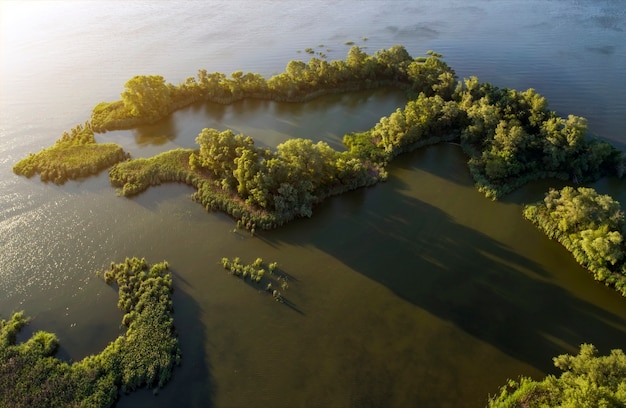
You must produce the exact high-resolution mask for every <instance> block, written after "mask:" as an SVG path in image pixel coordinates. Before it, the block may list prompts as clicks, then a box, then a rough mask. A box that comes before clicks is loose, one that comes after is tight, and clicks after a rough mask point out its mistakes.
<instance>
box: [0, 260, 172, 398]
mask: <svg viewBox="0 0 626 408" xmlns="http://www.w3.org/2000/svg"><path fill="white" fill-rule="evenodd" d="M167 268H168V265H167V262H162V263H158V264H155V265H153V266H152V267H149V266H148V264H147V263H146V261H145V260H144V259H137V258H132V259H126V261H125V262H123V263H120V264H114V263H113V264H111V269H110V270H109V271H106V272H104V278H105V280H106V282H107V283H109V284H113V283H115V284H117V285H118V287H119V302H118V306H119V307H120V309H122V310H123V311H124V312H125V315H124V318H123V321H122V322H123V324H124V325H125V326H127V330H126V333H125V334H124V335H122V336H120V337H118V338H117V339H115V340H114V341H113V342H111V343H110V344H109V345H108V346H107V347H106V348H105V349H104V350H103V351H102V352H100V353H99V354H97V355H91V356H88V357H86V358H84V359H83V360H81V361H78V362H74V363H67V362H64V361H61V360H59V359H58V358H56V357H54V354H55V353H56V351H57V349H58V345H59V342H58V339H57V337H56V336H55V335H54V334H51V333H46V332H42V331H39V332H37V333H35V334H34V335H33V336H32V337H31V338H30V339H28V340H27V341H26V342H23V343H19V344H17V343H16V335H17V333H18V332H19V331H20V329H22V328H23V327H24V326H25V325H26V324H27V323H28V319H27V318H26V317H25V316H24V314H23V313H21V312H19V313H15V314H13V316H12V317H11V318H10V319H9V320H8V321H5V320H0V406H2V407H69V406H85V407H110V406H113V405H114V403H115V401H116V400H117V398H118V394H119V390H121V391H123V392H130V391H132V390H135V389H137V388H140V387H145V386H147V387H162V386H163V385H165V383H166V382H167V381H168V380H169V378H170V376H171V372H172V369H173V367H174V366H175V365H176V364H178V363H179V362H180V350H179V348H178V340H177V338H176V336H175V333H174V326H173V320H172V318H171V313H172V302H171V292H172V279H171V275H170V274H169V273H168V272H167Z"/></svg>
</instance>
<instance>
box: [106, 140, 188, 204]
mask: <svg viewBox="0 0 626 408" xmlns="http://www.w3.org/2000/svg"><path fill="white" fill-rule="evenodd" d="M191 154H192V150H189V149H174V150H170V151H168V152H164V153H161V154H158V155H156V156H154V157H150V158H147V159H146V158H138V159H133V160H127V161H124V162H122V163H118V164H116V165H115V166H113V167H112V168H111V170H110V171H109V178H110V179H111V183H112V184H113V185H114V186H115V187H119V188H120V190H119V193H120V194H121V195H124V196H132V195H134V194H138V193H140V192H142V191H144V190H145V189H147V188H148V187H150V186H157V185H159V184H161V183H165V182H182V183H187V184H189V185H192V186H197V182H198V180H197V178H198V176H197V175H196V174H195V173H194V172H193V171H191V170H190V168H189V156H190V155H191Z"/></svg>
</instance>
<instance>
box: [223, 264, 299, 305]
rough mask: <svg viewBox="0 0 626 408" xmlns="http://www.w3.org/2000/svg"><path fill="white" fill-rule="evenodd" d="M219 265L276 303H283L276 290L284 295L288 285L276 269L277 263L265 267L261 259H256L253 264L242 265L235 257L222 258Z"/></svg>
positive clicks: (285, 276) (284, 276)
mask: <svg viewBox="0 0 626 408" xmlns="http://www.w3.org/2000/svg"><path fill="white" fill-rule="evenodd" d="M221 264H222V266H223V267H224V269H226V270H227V271H228V272H229V273H230V274H231V275H233V276H236V277H238V278H241V279H242V280H244V281H247V282H249V283H251V284H253V285H255V286H258V287H261V288H263V289H264V291H265V292H266V293H269V294H270V295H272V297H273V298H274V300H276V301H277V302H284V301H285V298H284V296H283V294H282V293H281V292H280V291H279V290H278V288H280V289H281V290H282V291H283V293H284V292H285V291H286V290H287V289H288V288H289V283H288V279H287V275H285V274H284V273H281V272H280V271H279V270H278V269H277V267H278V263H277V262H271V263H269V264H267V265H265V264H264V263H263V259H261V258H257V259H255V260H254V262H252V263H250V264H247V265H244V264H242V263H241V262H240V259H239V258H238V257H235V258H233V259H228V258H222V261H221Z"/></svg>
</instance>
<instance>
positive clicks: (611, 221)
mask: <svg viewBox="0 0 626 408" xmlns="http://www.w3.org/2000/svg"><path fill="white" fill-rule="evenodd" d="M524 217H526V219H528V220H530V221H531V222H532V223H533V224H535V225H537V227H539V229H541V230H542V231H543V232H544V233H545V234H546V235H547V236H548V237H550V238H551V239H556V240H557V241H559V242H560V243H561V244H562V245H563V246H564V247H565V248H567V250H568V251H570V252H571V253H572V254H573V255H574V258H575V259H576V261H577V262H578V263H580V264H581V265H582V266H583V267H585V268H587V269H588V270H589V271H591V272H592V273H593V275H594V277H595V279H596V280H598V281H601V282H604V283H605V284H607V285H611V286H613V287H615V289H617V291H619V292H620V293H621V294H622V295H623V296H626V242H624V237H623V234H624V229H625V227H626V223H625V222H624V213H623V212H622V210H621V207H620V203H619V202H618V201H616V200H613V199H612V198H611V197H610V196H608V195H600V194H598V193H597V192H596V191H595V190H594V189H592V188H585V187H579V188H577V189H575V188H573V187H565V188H563V189H561V190H554V189H551V190H550V191H549V192H548V193H547V194H546V197H545V198H544V200H543V202H539V203H536V204H533V205H527V206H525V208H524Z"/></svg>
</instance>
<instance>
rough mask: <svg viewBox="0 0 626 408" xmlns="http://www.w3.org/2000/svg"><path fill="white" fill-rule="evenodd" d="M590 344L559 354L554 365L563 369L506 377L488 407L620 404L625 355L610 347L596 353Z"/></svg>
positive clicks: (624, 402)
mask: <svg viewBox="0 0 626 408" xmlns="http://www.w3.org/2000/svg"><path fill="white" fill-rule="evenodd" d="M597 354H598V350H597V349H596V348H595V347H594V346H593V345H592V344H582V345H581V346H580V352H579V354H578V355H576V356H572V355H568V354H563V355H560V356H558V357H555V358H554V365H555V366H556V367H558V368H559V369H561V370H562V371H563V373H562V374H561V375H560V376H559V377H556V376H554V375H549V376H547V377H546V378H545V379H543V380H541V381H534V380H532V379H531V378H528V377H521V378H520V379H519V381H514V380H509V381H508V384H507V385H505V386H503V387H502V388H501V389H500V393H499V394H497V395H495V396H492V397H490V398H489V401H488V406H489V407H491V408H517V407H528V408H534V407H537V408H539V407H580V408H592V407H594V408H595V407H607V408H608V407H623V406H626V355H625V354H624V352H623V351H622V350H612V351H611V353H610V354H609V355H608V356H598V355H597Z"/></svg>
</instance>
